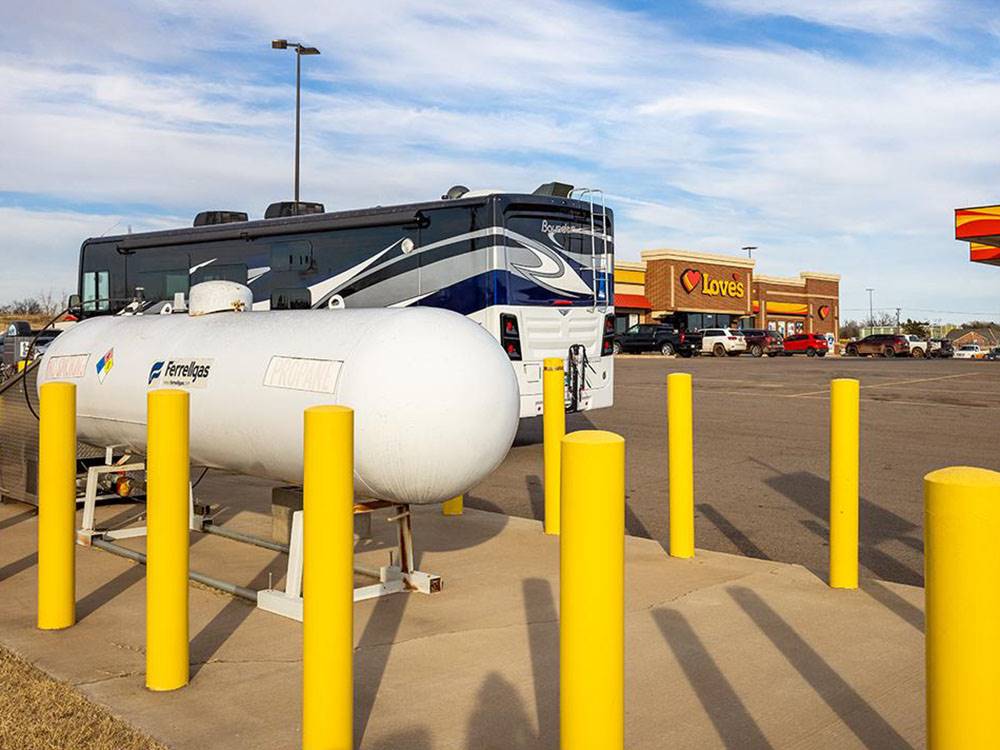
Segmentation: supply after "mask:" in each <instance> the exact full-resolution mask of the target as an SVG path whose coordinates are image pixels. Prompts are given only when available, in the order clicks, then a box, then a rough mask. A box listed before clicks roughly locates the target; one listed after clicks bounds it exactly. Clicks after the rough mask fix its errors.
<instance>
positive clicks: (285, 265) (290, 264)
mask: <svg viewBox="0 0 1000 750" xmlns="http://www.w3.org/2000/svg"><path fill="white" fill-rule="evenodd" d="M312 259H313V257H312V243H311V242H309V240H293V241H292V242H275V243H274V244H273V245H271V270H272V271H308V270H309V269H310V268H312Z"/></svg>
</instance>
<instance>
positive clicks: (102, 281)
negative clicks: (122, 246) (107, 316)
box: [81, 271, 111, 312]
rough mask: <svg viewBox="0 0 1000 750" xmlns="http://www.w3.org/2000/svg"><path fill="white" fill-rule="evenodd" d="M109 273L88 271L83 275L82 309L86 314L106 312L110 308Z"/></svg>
mask: <svg viewBox="0 0 1000 750" xmlns="http://www.w3.org/2000/svg"><path fill="white" fill-rule="evenodd" d="M110 276H111V275H110V273H109V272H108V271H88V272H86V273H85V274H83V299H82V300H81V301H82V302H83V309H84V310H85V311H87V312H94V311H95V310H102V311H103V310H107V309H108V307H109V306H110V304H111V303H110V301H109V300H108V297H109V296H110V285H111V279H110Z"/></svg>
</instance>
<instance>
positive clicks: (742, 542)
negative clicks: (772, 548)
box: [695, 503, 771, 560]
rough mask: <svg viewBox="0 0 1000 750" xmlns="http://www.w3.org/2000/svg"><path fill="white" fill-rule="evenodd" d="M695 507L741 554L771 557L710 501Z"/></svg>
mask: <svg viewBox="0 0 1000 750" xmlns="http://www.w3.org/2000/svg"><path fill="white" fill-rule="evenodd" d="M695 508H697V509H698V510H699V511H701V514H702V515H703V516H705V518H707V519H708V520H709V521H711V522H712V523H713V524H714V525H715V528H717V529H718V530H719V531H720V532H722V535H723V536H724V537H726V539H728V540H729V541H730V542H732V544H733V546H734V547H736V549H737V550H738V551H739V553H740V554H741V555H745V556H746V557H756V558H757V559H758V560H770V559H771V558H770V557H769V556H768V555H767V553H765V552H764V550H762V549H761V548H760V547H758V546H757V545H756V544H754V543H753V541H752V540H751V539H750V537H748V536H747V535H746V534H744V533H743V532H742V531H740V530H739V529H738V528H736V527H735V526H734V525H733V524H732V523H731V522H730V520H729V519H728V518H726V517H725V516H724V515H722V513H720V512H719V511H718V510H717V509H716V508H715V506H713V505H712V504H711V503H698V504H697V505H696V506H695Z"/></svg>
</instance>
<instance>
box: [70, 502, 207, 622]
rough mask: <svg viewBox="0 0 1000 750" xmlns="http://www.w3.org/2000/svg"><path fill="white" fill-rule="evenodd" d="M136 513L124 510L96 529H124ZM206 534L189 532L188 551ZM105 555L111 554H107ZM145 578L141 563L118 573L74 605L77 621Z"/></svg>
mask: <svg viewBox="0 0 1000 750" xmlns="http://www.w3.org/2000/svg"><path fill="white" fill-rule="evenodd" d="M136 513H137V511H136V510H135V509H131V508H130V509H129V510H126V511H125V512H123V513H119V514H118V515H117V516H115V517H114V518H111V519H109V520H108V521H107V522H105V523H103V524H98V528H102V529H118V528H124V527H127V526H129V525H131V523H132V522H133V521H135V520H136V515H135V514H136ZM206 536H208V535H207V534H196V533H194V532H191V533H189V534H188V549H189V550H190V549H191V547H193V546H194V545H196V544H197V543H198V542H200V541H201V540H202V539H204V538H205V537H206ZM105 554H113V553H110V552H107V553H105ZM145 577H146V566H145V565H142V564H141V563H131V565H130V567H128V568H126V569H125V570H124V571H122V572H121V573H119V574H118V575H117V576H115V577H114V578H112V579H111V580H110V581H107V582H106V583H103V584H101V585H100V586H98V587H97V588H96V589H94V590H93V591H91V592H90V593H89V594H87V595H86V596H84V597H83V598H82V599H80V600H79V601H78V602H77V605H76V617H77V620H83V619H85V618H86V617H88V616H89V615H92V614H93V613H94V612H95V611H97V609H98V608H99V607H102V606H104V605H105V604H107V603H108V602H110V601H111V600H112V599H114V598H115V597H116V596H118V595H119V594H122V593H124V592H125V591H127V590H128V589H129V588H131V587H132V586H134V585H135V584H137V583H138V582H139V581H141V580H142V579H143V578H145Z"/></svg>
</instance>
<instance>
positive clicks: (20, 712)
mask: <svg viewBox="0 0 1000 750" xmlns="http://www.w3.org/2000/svg"><path fill="white" fill-rule="evenodd" d="M0 748H3V750H70V748H72V750H167V749H166V746H164V745H161V744H160V743H159V742H156V741H155V740H153V739H151V738H150V737H147V736H146V735H144V734H142V733H141V732H139V731H138V730H136V729H134V728H133V727H131V726H130V725H128V724H126V723H125V722H124V721H122V720H121V719H118V718H116V717H114V716H112V714H111V713H110V712H109V711H108V710H107V709H105V708H104V707H102V706H99V705H97V704H96V703H92V702H91V701H89V700H87V699H86V698H85V697H84V696H83V695H82V694H80V693H78V692H77V691H76V690H74V689H73V688H72V687H70V686H69V685H67V684H66V683H64V682H58V681H57V680H53V679H52V678H51V677H49V676H48V675H46V674H45V673H44V672H42V671H41V670H39V669H36V668H35V667H33V666H32V665H31V664H29V663H28V662H26V661H24V660H23V659H20V658H18V657H17V656H15V655H14V654H13V653H11V652H10V651H8V650H7V649H5V648H3V647H2V646H0Z"/></svg>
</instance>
